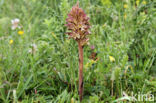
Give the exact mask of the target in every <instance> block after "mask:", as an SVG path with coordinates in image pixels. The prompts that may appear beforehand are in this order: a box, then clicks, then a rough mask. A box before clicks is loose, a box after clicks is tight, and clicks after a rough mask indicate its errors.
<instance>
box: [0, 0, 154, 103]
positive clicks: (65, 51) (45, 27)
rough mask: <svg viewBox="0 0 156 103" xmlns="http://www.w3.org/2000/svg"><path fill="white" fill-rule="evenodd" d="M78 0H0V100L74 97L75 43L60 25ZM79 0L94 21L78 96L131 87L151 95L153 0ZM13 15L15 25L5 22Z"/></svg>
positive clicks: (99, 99)
mask: <svg viewBox="0 0 156 103" xmlns="http://www.w3.org/2000/svg"><path fill="white" fill-rule="evenodd" d="M76 1H77V0H0V103H39V102H40V103H79V98H78V97H79V96H78V48H77V43H76V42H75V41H74V40H72V39H68V36H67V35H66V34H65V33H66V31H67V29H66V27H65V26H64V24H65V23H66V22H65V20H66V18H67V13H68V12H69V11H70V9H71V8H72V6H73V5H75V3H76ZM79 1H80V7H82V8H83V9H84V10H85V12H86V13H87V15H88V16H89V17H90V23H91V26H92V27H91V32H92V33H91V35H90V40H89V42H90V44H89V45H87V46H85V47H84V99H83V102H84V103H111V102H120V103H127V102H128V99H130V98H131V97H128V98H126V97H125V96H123V93H126V94H127V95H128V96H131V93H132V92H133V93H134V94H139V93H140V94H148V93H149V94H152V95H154V96H155V99H156V95H155V94H156V59H155V57H156V8H155V7H156V2H155V1H154V0H145V1H146V4H143V3H142V2H143V1H144V0H139V1H140V2H139V4H138V5H136V1H135V0H127V2H126V0H125V1H123V0H79ZM125 4H127V5H128V7H127V8H124V5H125ZM14 18H19V19H20V23H19V25H20V26H21V27H22V28H21V29H18V28H17V29H15V30H12V29H11V26H12V24H11V20H12V19H14ZM19 30H22V31H24V34H23V35H19V34H18V31H19ZM10 40H13V43H12V44H9V41H10ZM33 45H36V46H37V49H36V48H34V46H33ZM92 45H94V46H95V49H94V50H91V48H90V47H91V46H92ZM31 50H32V51H33V53H30V52H29V51H31ZM92 53H97V58H98V60H97V61H93V60H91V58H90V55H91V54H92ZM110 56H112V57H113V58H114V59H115V61H111V60H110ZM125 98H126V99H125ZM123 99H125V101H123ZM126 100H127V101H126ZM129 102H130V101H129ZM130 103H131V102H130ZM153 103H154V101H153Z"/></svg>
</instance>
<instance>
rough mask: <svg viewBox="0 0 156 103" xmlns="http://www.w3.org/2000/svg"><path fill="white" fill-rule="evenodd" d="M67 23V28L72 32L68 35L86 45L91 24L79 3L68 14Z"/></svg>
mask: <svg viewBox="0 0 156 103" xmlns="http://www.w3.org/2000/svg"><path fill="white" fill-rule="evenodd" d="M66 22H67V24H66V26H67V28H68V30H70V32H68V33H67V34H68V35H69V37H70V38H73V39H75V40H76V41H78V42H80V43H81V45H82V46H83V45H85V44H86V43H87V42H88V40H89V38H87V35H88V34H90V31H89V28H90V24H89V17H87V15H86V14H85V12H84V11H83V10H82V9H81V8H79V3H77V4H76V5H75V6H73V8H72V10H71V11H70V12H69V14H68V17H67V19H66Z"/></svg>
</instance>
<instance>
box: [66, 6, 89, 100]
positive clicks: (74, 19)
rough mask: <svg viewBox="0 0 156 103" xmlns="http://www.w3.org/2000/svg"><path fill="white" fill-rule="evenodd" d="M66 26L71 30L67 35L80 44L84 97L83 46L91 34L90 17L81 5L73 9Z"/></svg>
mask: <svg viewBox="0 0 156 103" xmlns="http://www.w3.org/2000/svg"><path fill="white" fill-rule="evenodd" d="M66 22H67V24H66V26H67V28H68V30H69V32H67V34H68V35H69V37H70V38H73V39H74V40H76V41H77V43H78V50H79V97H80V101H82V97H83V46H84V45H85V44H87V43H88V40H89V38H88V34H90V31H89V28H90V24H89V17H87V15H86V14H85V12H84V11H83V10H82V9H81V8H79V3H77V4H76V5H75V6H73V7H72V10H71V11H70V12H69V14H68V17H67V19H66Z"/></svg>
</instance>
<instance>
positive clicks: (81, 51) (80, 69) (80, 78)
mask: <svg viewBox="0 0 156 103" xmlns="http://www.w3.org/2000/svg"><path fill="white" fill-rule="evenodd" d="M78 50H79V98H80V101H82V99H83V47H82V45H81V43H80V42H78Z"/></svg>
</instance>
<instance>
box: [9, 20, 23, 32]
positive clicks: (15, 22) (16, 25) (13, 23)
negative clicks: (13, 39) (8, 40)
mask: <svg viewBox="0 0 156 103" xmlns="http://www.w3.org/2000/svg"><path fill="white" fill-rule="evenodd" d="M19 22H20V20H19V19H18V18H15V19H13V20H11V24H12V27H11V29H12V30H15V29H16V28H19V29H20V28H21V27H20V26H18V24H19Z"/></svg>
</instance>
